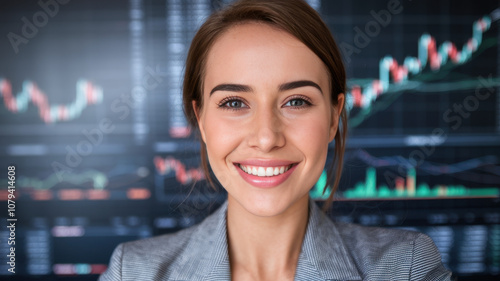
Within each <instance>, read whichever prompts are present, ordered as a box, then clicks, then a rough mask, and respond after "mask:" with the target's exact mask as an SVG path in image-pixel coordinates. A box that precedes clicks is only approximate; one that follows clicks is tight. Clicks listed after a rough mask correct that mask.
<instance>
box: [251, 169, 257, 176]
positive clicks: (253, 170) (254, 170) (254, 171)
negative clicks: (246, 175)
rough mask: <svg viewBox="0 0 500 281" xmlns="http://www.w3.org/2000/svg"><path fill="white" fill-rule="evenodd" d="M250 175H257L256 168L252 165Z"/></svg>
mask: <svg viewBox="0 0 500 281" xmlns="http://www.w3.org/2000/svg"><path fill="white" fill-rule="evenodd" d="M252 175H254V176H256V175H257V168H256V167H252Z"/></svg>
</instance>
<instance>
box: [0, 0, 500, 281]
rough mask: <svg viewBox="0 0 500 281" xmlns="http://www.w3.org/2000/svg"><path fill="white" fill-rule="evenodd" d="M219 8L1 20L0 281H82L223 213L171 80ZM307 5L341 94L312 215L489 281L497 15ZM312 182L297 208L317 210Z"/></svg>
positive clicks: (416, 5)
mask: <svg viewBox="0 0 500 281" xmlns="http://www.w3.org/2000/svg"><path fill="white" fill-rule="evenodd" d="M230 2H232V1H222V0H186V1H181V0H163V1H159V0H158V1H156V0H154V1H153V0H128V1H118V0H111V1H97V0H95V1H94V0H92V1H77V0H40V1H25V0H23V1H3V2H2V3H1V4H0V7H1V8H0V35H1V37H0V38H1V39H0V135H1V138H0V164H1V165H0V199H1V201H0V208H2V210H1V211H0V220H1V221H2V228H1V229H0V280H96V279H97V277H98V275H99V274H101V273H102V272H104V271H105V270H106V268H107V265H108V262H109V258H110V256H111V253H112V251H113V249H114V248H115V247H116V246H117V245H118V244H119V243H122V242H126V241H132V240H137V239H142V238H147V237H151V236H155V235H160V234H165V233H171V232H175V231H178V230H180V229H183V228H186V227H189V226H192V225H194V224H197V223H199V222H200V221H202V220H203V219H204V218H205V217H207V216H208V215H209V214H210V213H211V212H212V211H214V210H215V209H216V208H217V206H219V205H220V204H221V203H222V202H224V200H225V199H226V196H227V195H226V193H225V191H224V189H223V188H222V187H221V186H220V185H219V186H218V188H216V190H214V189H212V188H211V187H210V186H209V184H208V183H207V180H206V179H207V176H209V175H205V174H204V172H203V169H202V168H201V164H200V144H199V137H198V136H197V134H196V132H195V131H193V129H192V128H190V127H189V126H188V122H187V121H186V119H185V117H184V112H183V108H182V77H183V73H184V64H185V59H186V53H187V50H188V48H189V44H190V42H191V39H192V37H193V36H194V34H195V32H196V31H197V29H198V28H199V27H200V25H201V23H202V22H203V21H204V20H205V19H206V18H207V17H208V16H209V15H210V14H211V13H212V12H214V11H216V10H218V9H220V8H221V7H224V6H225V5H227V4H229V3H230ZM308 3H309V4H310V5H311V6H312V7H313V8H314V9H316V10H317V11H318V12H319V13H320V15H321V16H322V18H323V20H324V21H325V23H326V24H327V25H328V26H329V28H330V30H331V31H332V34H333V36H334V38H335V39H336V41H337V44H338V46H339V49H340V51H341V53H342V56H343V60H344V63H345V66H346V70H347V77H348V80H347V86H348V92H347V93H346V109H347V115H348V129H347V130H348V138H347V150H346V155H345V159H344V171H343V175H342V179H341V181H340V185H339V189H338V190H337V191H336V192H335V195H334V196H335V201H334V203H333V205H332V208H331V210H330V211H329V212H328V215H329V216H331V218H332V219H334V220H338V221H347V222H353V223H358V224H362V225H370V226H383V227H389V228H403V229H412V230H417V231H421V232H424V233H426V234H428V235H429V236H430V237H431V238H432V239H433V241H434V242H435V244H436V246H437V247H438V249H439V251H440V253H441V257H442V261H443V263H444V265H445V266H446V267H447V268H448V269H450V270H451V271H453V272H454V274H455V275H457V276H458V277H459V279H460V280H497V278H499V277H500V44H499V43H500V29H499V25H500V9H499V7H500V3H499V2H498V1H480V2H478V1H462V0H459V1H451V0H447V1H407V0H399V1H398V0H381V1H369V2H368V1H361V0H355V1H326V0H323V1H322V0H309V1H308ZM333 153H334V144H333V143H332V144H331V146H330V153H329V157H328V160H327V165H329V164H330V163H331V161H332V158H333ZM326 175H327V172H326V168H325V172H324V173H323V175H322V176H321V177H320V179H319V181H318V182H317V184H316V185H315V186H314V187H312V189H311V191H310V196H311V197H312V198H313V199H314V200H315V201H317V203H318V204H319V205H321V204H322V203H323V202H324V200H325V199H326V198H327V197H328V195H329V192H326V193H323V190H322V188H323V186H324V185H325V183H326V178H327V176H326ZM216 185H218V183H216ZM13 250H14V251H13Z"/></svg>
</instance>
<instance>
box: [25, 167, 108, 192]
mask: <svg viewBox="0 0 500 281" xmlns="http://www.w3.org/2000/svg"><path fill="white" fill-rule="evenodd" d="M62 182H68V183H71V184H75V185H81V184H83V183H85V182H92V184H93V187H94V189H104V188H105V187H106V185H107V184H108V178H107V177H106V175H105V174H103V173H101V172H99V171H95V170H89V171H85V172H83V173H81V174H72V175H71V176H66V177H64V178H63V180H61V181H60V180H59V178H58V177H57V175H56V174H52V175H50V176H49V177H48V178H46V179H44V180H40V179H34V178H28V177H22V178H19V180H18V184H19V186H21V187H33V188H34V189H42V190H44V189H51V188H53V187H54V186H56V185H57V184H60V183H62Z"/></svg>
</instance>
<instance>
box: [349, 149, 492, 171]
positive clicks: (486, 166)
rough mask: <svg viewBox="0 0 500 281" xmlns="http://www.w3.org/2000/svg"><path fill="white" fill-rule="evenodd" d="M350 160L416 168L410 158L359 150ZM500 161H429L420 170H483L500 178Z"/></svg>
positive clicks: (489, 157)
mask: <svg viewBox="0 0 500 281" xmlns="http://www.w3.org/2000/svg"><path fill="white" fill-rule="evenodd" d="M349 158H356V159H359V160H361V161H362V162H364V163H365V164H367V165H370V166H372V167H375V168H379V167H389V166H403V167H405V168H406V169H412V168H414V166H415V165H414V163H412V161H410V160H409V159H408V158H405V157H403V156H400V155H396V156H386V157H375V156H373V155H370V154H369V153H368V152H366V151H365V150H357V151H355V152H353V154H351V155H350V156H349ZM498 163H499V159H498V157H497V156H495V155H487V156H483V157H478V158H473V159H468V160H465V161H461V162H458V163H453V164H437V163H431V162H429V161H423V162H422V163H421V164H420V165H418V169H419V170H420V171H422V172H424V173H425V174H426V175H442V174H455V173H462V172H465V171H470V170H474V169H482V170H484V171H486V172H488V173H491V174H494V175H497V176H500V167H499V166H495V165H498Z"/></svg>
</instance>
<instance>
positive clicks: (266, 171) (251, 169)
mask: <svg viewBox="0 0 500 281" xmlns="http://www.w3.org/2000/svg"><path fill="white" fill-rule="evenodd" d="M292 166H293V164H290V165H287V166H280V167H259V166H250V165H242V164H238V167H239V168H240V169H242V170H243V171H244V172H245V173H247V174H249V175H254V176H258V177H272V176H277V175H280V174H283V173H285V172H286V171H288V170H289V169H290V168H291V167H292Z"/></svg>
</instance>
